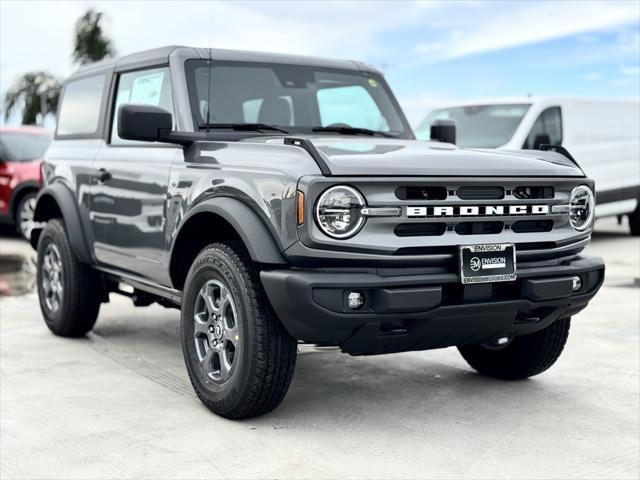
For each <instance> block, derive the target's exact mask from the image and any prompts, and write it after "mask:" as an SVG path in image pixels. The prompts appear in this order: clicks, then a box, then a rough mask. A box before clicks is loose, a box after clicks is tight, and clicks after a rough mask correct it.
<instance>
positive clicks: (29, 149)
mask: <svg viewBox="0 0 640 480" xmlns="http://www.w3.org/2000/svg"><path fill="white" fill-rule="evenodd" d="M50 143H51V137H49V135H37V134H32V133H21V132H3V133H2V134H0V156H1V157H2V160H7V161H10V162H25V161H28V160H35V159H36V158H42V157H43V156H44V153H45V152H46V151H47V148H48V147H49V144H50Z"/></svg>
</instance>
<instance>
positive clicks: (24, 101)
mask: <svg viewBox="0 0 640 480" xmlns="http://www.w3.org/2000/svg"><path fill="white" fill-rule="evenodd" d="M59 97H60V80H58V79H57V78H56V77H54V76H53V75H51V74H50V73H47V72H43V71H37V72H28V73H25V74H24V75H22V77H20V78H19V79H18V81H17V82H16V83H15V85H14V86H13V87H12V88H10V89H9V90H8V91H7V93H6V95H5V97H4V108H5V112H4V118H5V120H8V118H9V117H10V116H11V114H12V113H13V112H14V111H15V110H17V109H22V123H23V124H25V125H34V124H36V123H37V122H38V119H39V120H40V124H42V122H43V121H44V118H45V117H46V116H47V115H48V114H49V113H55V112H56V109H57V108H58V98H59ZM38 115H39V116H40V117H38Z"/></svg>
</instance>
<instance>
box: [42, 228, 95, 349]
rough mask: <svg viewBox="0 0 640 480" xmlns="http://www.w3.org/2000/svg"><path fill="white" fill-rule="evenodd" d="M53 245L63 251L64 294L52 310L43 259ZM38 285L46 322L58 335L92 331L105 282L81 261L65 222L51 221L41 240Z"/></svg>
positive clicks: (80, 334) (61, 254)
mask: <svg viewBox="0 0 640 480" xmlns="http://www.w3.org/2000/svg"><path fill="white" fill-rule="evenodd" d="M50 245H53V246H54V247H55V249H56V250H57V252H59V254H60V264H61V269H60V270H61V272H60V276H59V278H60V281H61V284H62V293H61V294H60V301H59V305H58V308H57V309H55V310H52V309H51V308H49V306H48V305H47V301H46V299H45V288H46V287H45V285H44V284H43V280H44V278H45V272H44V271H43V262H44V256H45V252H47V249H48V248H53V247H50ZM37 268H38V271H37V284H38V297H39V301H40V310H41V311H42V316H43V317H44V321H45V323H46V324H47V327H49V330H51V331H52V332H53V333H55V334H56V335H59V336H61V337H81V336H83V335H84V334H86V333H87V332H88V331H90V330H91V329H92V328H93V326H94V324H95V323H96V319H97V318H98V311H99V310H100V302H101V293H102V283H101V279H100V275H99V273H98V272H96V271H95V270H93V269H92V268H91V267H89V266H88V265H86V264H84V263H82V262H80V261H79V260H78V258H77V257H76V256H75V254H74V253H73V250H72V249H71V244H70V243H69V238H68V237H67V232H66V229H65V226H64V223H63V222H62V220H60V219H53V220H50V221H49V222H48V223H47V225H46V226H45V228H44V230H43V232H42V234H41V235H40V238H39V240H38V261H37Z"/></svg>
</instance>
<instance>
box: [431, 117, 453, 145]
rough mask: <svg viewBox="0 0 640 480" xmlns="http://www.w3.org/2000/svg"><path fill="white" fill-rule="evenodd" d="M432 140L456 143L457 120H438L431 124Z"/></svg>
mask: <svg viewBox="0 0 640 480" xmlns="http://www.w3.org/2000/svg"><path fill="white" fill-rule="evenodd" d="M431 140H435V141H437V142H445V143H453V144H455V143H456V122H454V121H453V120H436V121H435V122H433V123H432V124H431Z"/></svg>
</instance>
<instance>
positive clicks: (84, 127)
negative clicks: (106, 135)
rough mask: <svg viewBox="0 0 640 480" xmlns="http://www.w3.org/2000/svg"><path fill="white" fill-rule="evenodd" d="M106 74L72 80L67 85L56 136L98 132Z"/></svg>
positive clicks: (88, 134)
mask: <svg viewBox="0 0 640 480" xmlns="http://www.w3.org/2000/svg"><path fill="white" fill-rule="evenodd" d="M105 81H106V75H105V74H100V75H94V76H91V77H85V78H81V79H78V80H72V81H70V82H69V83H67V85H66V86H65V89H64V94H63V96H62V105H61V106H60V114H59V115H58V128H57V130H56V136H75V135H81V136H91V135H93V134H97V133H98V126H99V124H100V114H101V109H100V107H101V104H102V96H103V94H104V86H105Z"/></svg>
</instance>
